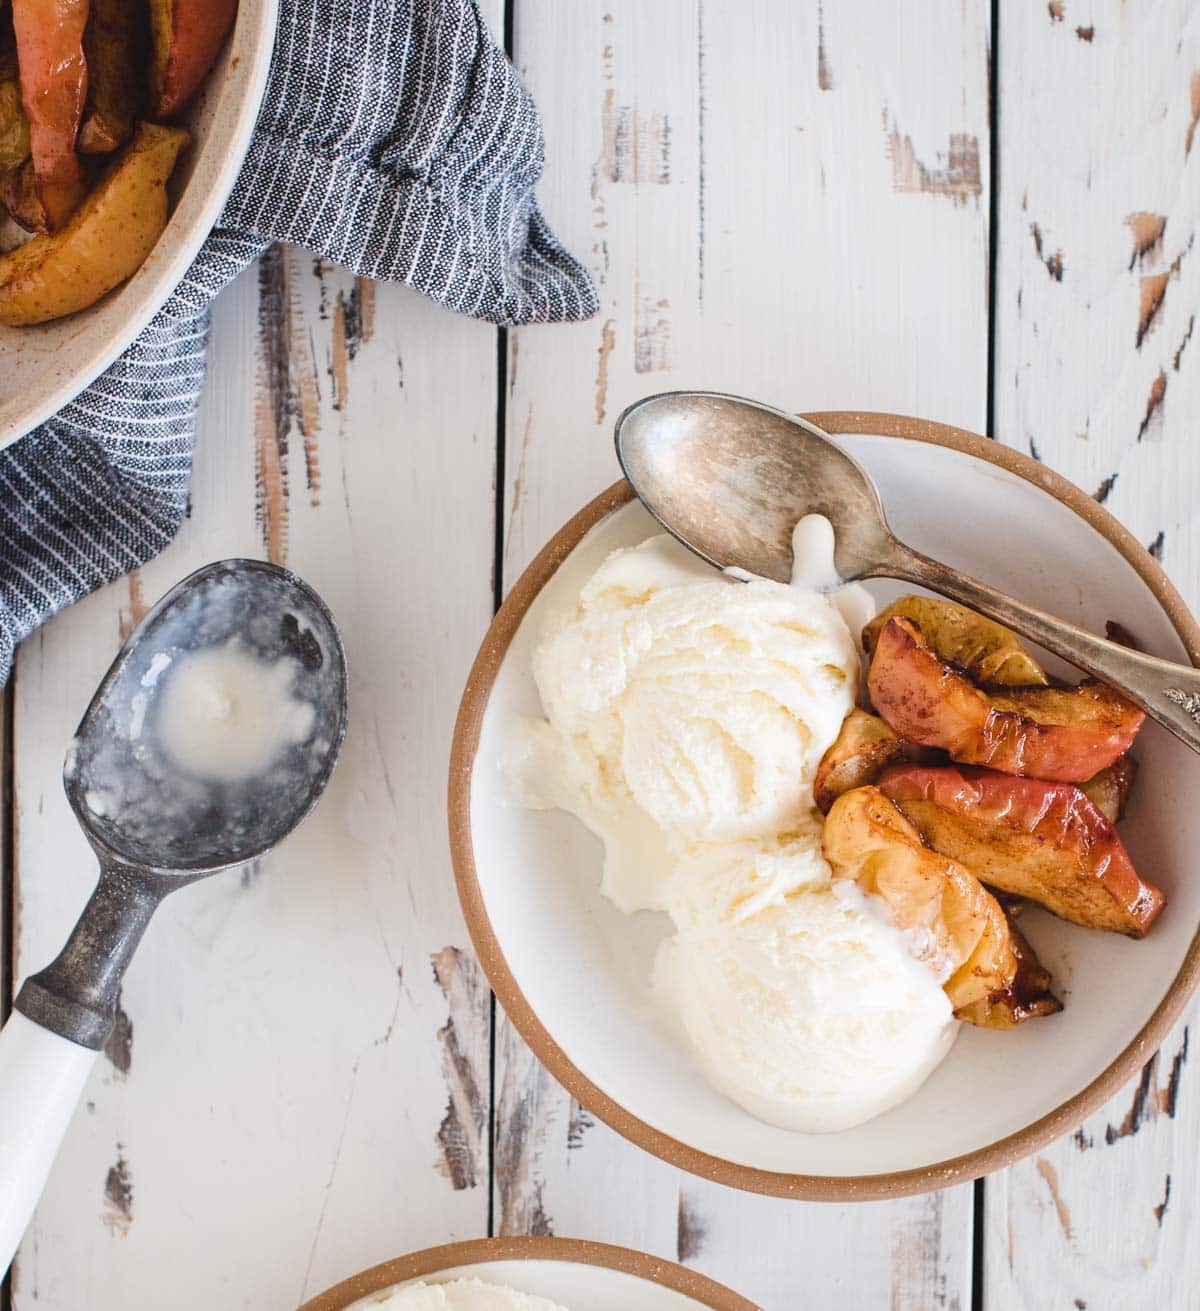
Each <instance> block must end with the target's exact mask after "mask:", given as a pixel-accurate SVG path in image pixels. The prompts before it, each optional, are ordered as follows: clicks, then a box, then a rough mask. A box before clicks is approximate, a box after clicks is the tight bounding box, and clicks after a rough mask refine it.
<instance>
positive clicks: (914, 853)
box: [822, 787, 1017, 1013]
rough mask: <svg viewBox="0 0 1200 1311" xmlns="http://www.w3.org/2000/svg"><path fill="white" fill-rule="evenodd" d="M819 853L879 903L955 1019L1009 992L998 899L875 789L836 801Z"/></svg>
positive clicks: (1009, 967)
mask: <svg viewBox="0 0 1200 1311" xmlns="http://www.w3.org/2000/svg"><path fill="white" fill-rule="evenodd" d="M822 848H823V850H824V853H825V859H826V860H827V861H828V862H829V864H830V867H831V869H832V870H833V874H834V877H835V878H845V879H853V880H854V882H856V883H857V884H858V885H859V887H860V888H861V889H862V890H863V892H865V893H868V894H870V895H873V896H877V897H880V898H882V900H883V901H884V903H885V904H886V906H887V910H888V915H889V917H890V919H891V921H892V923H893V924H895V926H896V927H897V928H898V929H900V930H902V931H903V932H904V933H905V934H906V935H907V936H908V939H909V942H910V944H911V947H912V950H913V954H914V956H915V957H916V958H917V959H918V960H921V961H924V962H925V963H926V964H928V965H929V967H930V969H932V970H933V971H934V972H935V973H936V974H937V975H938V977H939V978H941V979H942V980H943V987H944V988H945V990H946V996H947V997H948V998H949V999H950V1003H951V1005H952V1006H953V1007H954V1009H955V1012H956V1013H957V1012H958V1011H959V1010H960V1009H963V1008H966V1007H970V1006H973V1005H975V1004H977V1003H979V1002H982V1001H986V1000H988V999H989V998H991V997H995V996H1001V995H1003V994H1005V993H1007V992H1008V991H1009V990H1010V989H1011V987H1012V985H1013V981H1014V980H1015V978H1016V974H1017V959H1016V955H1015V953H1014V952H1013V950H1012V945H1011V937H1010V932H1009V927H1008V921H1007V920H1006V919H1005V916H1004V912H1003V911H1002V910H1001V909H1000V906H999V904H998V903H997V901H996V899H995V898H994V897H993V896H992V895H991V894H990V893H989V892H988V891H987V890H986V889H985V888H984V887H982V886H981V885H980V883H979V880H978V879H976V878H975V877H974V875H972V874H971V873H970V871H969V870H967V869H965V868H964V867H963V866H962V865H960V864H959V863H958V862H957V861H955V860H951V859H948V858H947V857H946V856H944V855H942V854H940V853H938V852H935V851H931V850H930V849H929V848H928V847H927V846H925V845H924V844H923V843H922V842H921V838H920V835H919V834H918V833H917V831H916V829H915V828H914V827H913V826H912V825H911V824H910V823H909V822H908V820H907V819H905V818H904V816H903V815H902V814H901V813H900V811H899V810H897V808H896V807H895V805H893V804H892V802H891V801H890V800H889V799H888V798H887V797H886V796H884V794H883V793H882V792H881V791H880V790H879V789H878V788H874V787H862V788H855V789H854V790H853V791H851V792H844V793H843V794H842V795H841V796H840V797H838V799H837V800H836V801H835V802H834V803H833V808H832V809H831V810H830V812H829V815H828V816H827V818H826V820H825V828H824V831H823V834H822Z"/></svg>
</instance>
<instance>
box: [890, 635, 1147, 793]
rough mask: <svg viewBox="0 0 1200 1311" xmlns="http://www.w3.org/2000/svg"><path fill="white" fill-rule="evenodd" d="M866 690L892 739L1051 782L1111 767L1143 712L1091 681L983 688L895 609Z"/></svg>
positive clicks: (1076, 780)
mask: <svg viewBox="0 0 1200 1311" xmlns="http://www.w3.org/2000/svg"><path fill="white" fill-rule="evenodd" d="M867 687H868V689H869V691H870V694H871V700H872V702H873V703H874V705H875V708H876V709H877V710H878V711H879V713H880V715H882V716H883V718H884V719H885V720H886V721H887V723H888V724H889V725H890V726H891V728H892V729H893V730H894V731H895V732H896V733H897V734H899V736H900V737H902V738H906V739H907V740H908V741H910V742H915V743H917V744H918V745H920V746H925V747H940V748H941V749H942V750H944V751H946V752H947V753H948V754H949V756H950V758H951V759H952V760H955V761H958V762H959V763H961V764H966V765H984V766H988V767H990V768H992V769H996V770H1000V771H1001V772H1002V773H1005V774H1013V775H1018V776H1023V777H1024V776H1027V777H1031V778H1039V779H1048V780H1050V781H1052V782H1063V783H1081V782H1085V781H1086V780H1088V779H1090V778H1092V777H1093V776H1094V775H1096V774H1097V773H1099V772H1100V771H1101V770H1102V769H1105V768H1107V767H1108V766H1110V765H1112V764H1113V763H1114V762H1115V761H1116V760H1117V759H1118V758H1119V757H1121V756H1122V755H1123V754H1124V753H1125V752H1126V751H1127V750H1128V749H1129V746H1130V744H1131V743H1132V742H1133V739H1134V738H1135V737H1136V736H1137V732H1138V730H1139V729H1140V728H1141V726H1142V722H1143V720H1144V719H1145V717H1146V716H1145V712H1144V711H1142V710H1141V709H1140V708H1139V707H1138V706H1136V705H1134V703H1133V702H1132V701H1130V700H1128V699H1127V698H1126V697H1124V696H1122V695H1121V693H1120V692H1118V691H1116V689H1115V688H1111V687H1109V686H1108V685H1107V684H1105V683H1099V682H1096V681H1095V680H1092V679H1085V680H1084V681H1083V682H1082V683H1078V684H1076V685H1075V686H1074V687H1066V688H1059V687H1039V686H1024V687H987V688H984V687H982V686H980V685H979V684H978V683H976V682H975V681H974V680H973V679H972V678H971V677H970V676H969V674H968V673H967V672H966V671H965V670H963V669H961V668H959V667H957V666H956V665H954V664H951V663H950V662H948V661H946V660H943V659H942V658H941V657H940V656H939V655H938V654H937V652H936V651H934V650H932V649H931V648H930V646H929V645H928V643H927V642H926V641H925V638H924V636H923V635H922V632H921V630H920V629H919V628H918V627H917V626H916V625H915V624H914V623H912V622H911V621H910V620H908V619H904V618H902V617H900V616H898V615H897V616H893V617H892V618H890V619H889V620H888V621H887V623H886V624H884V625H883V627H882V628H881V629H880V630H879V632H878V635H877V637H876V638H875V649H874V653H873V655H872V657H871V667H870V670H869V671H868V674H867Z"/></svg>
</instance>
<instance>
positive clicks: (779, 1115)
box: [654, 879, 957, 1133]
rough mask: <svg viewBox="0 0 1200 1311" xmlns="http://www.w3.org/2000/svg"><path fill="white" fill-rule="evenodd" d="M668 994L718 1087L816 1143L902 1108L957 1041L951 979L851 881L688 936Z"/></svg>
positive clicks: (667, 961)
mask: <svg viewBox="0 0 1200 1311" xmlns="http://www.w3.org/2000/svg"><path fill="white" fill-rule="evenodd" d="M654 981H655V985H656V987H657V988H659V989H660V990H661V991H662V992H663V993H664V995H665V996H666V997H667V999H668V1000H669V1001H670V1002H671V1004H672V1006H673V1009H674V1010H675V1012H676V1013H677V1015H678V1017H679V1020H680V1022H681V1024H682V1026H683V1028H684V1030H685V1032H686V1034H687V1037H688V1039H689V1041H690V1043H691V1046H692V1047H693V1049H694V1050H695V1052H696V1054H697V1055H698V1057H699V1059H700V1062H701V1065H702V1067H703V1069H704V1072H705V1074H706V1076H707V1078H708V1079H709V1081H710V1082H711V1083H712V1084H713V1086H714V1087H716V1088H717V1089H718V1090H719V1091H721V1092H723V1093H724V1094H725V1095H726V1096H727V1097H729V1098H730V1099H731V1100H732V1101H734V1102H736V1103H737V1104H738V1105H739V1106H742V1107H744V1108H745V1109H746V1110H747V1111H749V1112H750V1113H751V1114H752V1115H755V1116H757V1117H758V1118H759V1119H762V1120H766V1121H768V1122H769V1123H771V1124H777V1125H780V1126H781V1127H783V1128H786V1129H793V1130H796V1131H798V1132H802V1133H827V1132H831V1131H834V1130H838V1129H846V1128H850V1127H851V1126H853V1125H856V1124H861V1123H862V1122H863V1121H864V1120H869V1119H871V1118H872V1117H873V1116H875V1115H878V1114H880V1113H881V1112H883V1111H885V1110H887V1109H888V1108H889V1107H892V1106H895V1105H897V1104H898V1103H899V1102H901V1101H903V1100H904V1099H905V1098H907V1097H908V1096H910V1095H911V1094H912V1093H913V1092H915V1091H916V1089H917V1088H918V1087H920V1085H921V1084H922V1083H923V1082H924V1081H925V1079H926V1078H927V1077H928V1075H929V1074H930V1072H931V1071H932V1070H933V1069H934V1068H935V1067H936V1066H937V1065H938V1064H939V1062H940V1061H941V1060H942V1059H943V1057H944V1056H945V1055H946V1053H947V1051H949V1049H950V1046H951V1044H952V1043H953V1041H954V1037H955V1034H956V1032H957V1025H956V1024H955V1022H954V1019H953V1013H952V1011H951V1007H950V1002H949V1001H948V1000H947V998H946V994H945V993H944V992H943V991H942V989H941V988H940V987H939V986H938V983H937V980H936V979H935V978H934V977H933V975H932V974H931V973H930V971H929V970H927V969H926V968H925V967H924V966H923V965H922V964H920V963H919V962H918V961H916V960H914V959H913V957H912V956H911V955H910V954H909V952H908V950H907V947H906V945H905V943H904V940H903V937H902V935H901V934H900V933H898V932H897V931H896V930H895V929H894V928H892V927H891V926H890V925H889V924H888V923H887V922H886V920H885V919H884V918H883V917H882V916H881V915H879V914H878V913H877V912H876V911H875V910H874V909H873V908H871V907H869V906H868V905H866V899H865V898H863V897H862V895H861V893H859V891H858V889H857V887H856V885H855V884H853V883H851V882H849V881H847V880H844V879H839V880H837V881H836V882H834V883H833V884H832V885H831V884H829V883H828V882H827V883H826V884H825V885H824V886H823V887H822V886H820V885H819V884H817V885H813V886H810V887H809V888H808V889H807V890H804V891H799V892H796V893H794V894H793V895H791V896H789V897H787V898H786V899H785V900H784V901H782V902H778V903H776V904H773V905H768V906H767V907H766V908H765V909H762V910H758V911H754V912H752V913H750V914H747V915H744V916H741V917H736V916H735V917H728V916H726V917H721V916H709V915H704V916H698V917H694V918H692V919H691V920H690V921H689V922H686V923H681V924H679V925H678V932H677V934H676V936H675V937H674V938H672V939H670V940H668V941H667V942H665V943H664V944H663V945H662V947H661V948H660V950H659V954H658V958H657V960H656V962H655V971H654Z"/></svg>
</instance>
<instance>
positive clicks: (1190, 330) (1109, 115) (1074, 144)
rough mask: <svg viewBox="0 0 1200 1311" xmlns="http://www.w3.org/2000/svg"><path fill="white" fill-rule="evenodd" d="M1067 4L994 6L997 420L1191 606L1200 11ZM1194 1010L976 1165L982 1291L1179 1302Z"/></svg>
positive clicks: (1190, 1207)
mask: <svg viewBox="0 0 1200 1311" xmlns="http://www.w3.org/2000/svg"><path fill="white" fill-rule="evenodd" d="M1060 8H1061V14H1062V16H1061V20H1060V21H1054V19H1053V15H1052V14H1050V13H1048V11H1047V9H1046V7H1045V6H1041V5H1027V6H1021V5H1014V6H1011V7H1010V6H1005V7H1004V11H1003V13H1002V15H1001V26H1000V33H999V53H1000V90H1001V96H1000V181H1001V187H1000V198H999V201H1000V213H999V236H1000V240H999V252H1000V261H999V270H998V282H997V296H998V300H997V312H996V326H997V337H996V433H997V436H999V437H1000V438H1002V439H1003V440H1004V441H1006V442H1009V443H1011V444H1012V445H1015V446H1019V447H1021V448H1022V449H1024V450H1026V451H1029V450H1031V449H1032V450H1034V451H1035V453H1036V454H1037V455H1038V456H1039V457H1040V458H1041V459H1043V460H1045V461H1046V462H1047V463H1048V464H1050V465H1053V466H1054V467H1055V468H1056V469H1058V470H1060V471H1061V472H1063V473H1065V474H1066V475H1067V476H1068V477H1070V478H1072V479H1073V480H1074V481H1076V482H1078V483H1079V484H1080V485H1081V486H1082V487H1084V488H1085V489H1086V490H1088V491H1090V492H1093V493H1094V494H1095V495H1096V496H1097V498H1098V499H1101V500H1103V501H1104V504H1105V505H1106V506H1107V507H1108V508H1109V509H1110V510H1112V511H1113V513H1114V514H1116V515H1117V517H1118V518H1119V519H1121V520H1122V521H1123V522H1124V523H1125V524H1126V525H1127V526H1128V527H1129V528H1131V529H1132V530H1133V532H1134V533H1135V534H1136V535H1137V536H1138V537H1139V538H1140V539H1141V541H1143V542H1144V543H1146V545H1147V546H1149V547H1152V548H1153V549H1154V550H1155V553H1156V554H1158V555H1159V556H1160V558H1161V559H1162V561H1163V564H1164V565H1165V567H1166V569H1167V571H1168V573H1170V575H1171V577H1172V578H1173V579H1174V581H1175V583H1176V584H1177V585H1178V586H1179V588H1180V589H1181V591H1182V592H1183V594H1184V596H1185V598H1186V599H1187V600H1188V601H1189V602H1190V603H1191V605H1192V607H1193V609H1195V608H1196V605H1197V602H1198V601H1200V511H1198V509H1197V497H1196V491H1197V485H1198V484H1197V447H1196V441H1195V432H1194V429H1195V415H1196V412H1197V408H1198V407H1200V350H1198V349H1197V347H1198V346H1200V339H1198V338H1197V335H1196V333H1195V331H1194V324H1195V318H1196V316H1197V315H1200V249H1196V247H1195V244H1194V236H1195V234H1196V232H1197V229H1198V228H1200V147H1198V146H1197V144H1196V143H1195V142H1194V141H1193V135H1194V129H1193V126H1192V125H1193V123H1194V122H1195V120H1196V118H1197V116H1198V115H1200V11H1197V9H1196V7H1195V5H1193V4H1189V3H1188V0H1163V2H1162V3H1158V4H1153V5H1130V4H1122V3H1120V0H1063V3H1062V5H1061V6H1060ZM1135 51H1136V52H1137V54H1136V56H1134V62H1133V64H1131V55H1133V52H1135ZM1188 1023H1190V1024H1191V1025H1192V1026H1193V1027H1192V1038H1193V1039H1194V1037H1195V1029H1194V1026H1195V1023H1196V1020H1195V1008H1194V1007H1193V1008H1192V1012H1191V1015H1190V1017H1189V1020H1187V1021H1185V1023H1184V1024H1182V1025H1180V1026H1179V1027H1177V1028H1176V1030H1175V1032H1174V1033H1173V1034H1172V1035H1171V1036H1170V1037H1169V1038H1168V1039H1167V1041H1166V1043H1165V1044H1164V1046H1163V1048H1162V1051H1161V1052H1160V1054H1159V1055H1158V1056H1157V1057H1156V1059H1155V1060H1154V1062H1152V1064H1151V1066H1149V1067H1147V1070H1146V1071H1145V1072H1144V1074H1143V1078H1142V1081H1141V1082H1140V1083H1135V1084H1131V1085H1130V1086H1128V1087H1127V1088H1125V1089H1124V1090H1122V1092H1121V1093H1119V1094H1118V1095H1117V1096H1116V1097H1115V1098H1113V1100H1112V1102H1110V1103H1109V1105H1108V1106H1106V1107H1105V1108H1104V1109H1103V1110H1102V1111H1100V1112H1098V1113H1097V1114H1096V1115H1094V1116H1092V1117H1091V1119H1089V1120H1088V1122H1087V1123H1086V1124H1085V1125H1084V1127H1083V1128H1082V1130H1081V1131H1080V1132H1079V1133H1078V1134H1077V1135H1075V1136H1073V1137H1070V1138H1066V1139H1064V1140H1062V1141H1061V1142H1059V1143H1056V1144H1054V1145H1053V1146H1052V1147H1050V1148H1048V1149H1047V1150H1046V1151H1044V1152H1042V1153H1041V1154H1040V1155H1039V1156H1038V1157H1037V1158H1035V1159H1034V1160H1031V1161H1027V1162H1024V1163H1023V1164H1021V1165H1019V1166H1017V1167H1016V1168H1014V1169H1012V1170H1010V1171H1007V1172H1006V1173H1005V1174H1003V1175H997V1176H994V1177H993V1178H991V1179H989V1180H988V1182H987V1186H986V1190H985V1197H986V1227H985V1243H984V1250H985V1261H986V1280H985V1290H986V1297H985V1303H984V1304H985V1306H987V1307H993V1306H995V1307H1004V1308H1007V1307H1041V1306H1056V1307H1058V1306H1061V1307H1067V1308H1070V1307H1083V1306H1085V1305H1086V1306H1088V1307H1091V1308H1093V1309H1094V1308H1107V1307H1133V1306H1138V1307H1141V1306H1146V1307H1149V1306H1161V1307H1171V1308H1174V1307H1183V1306H1187V1305H1190V1304H1191V1299H1192V1298H1193V1296H1194V1290H1195V1288H1196V1287H1197V1284H1198V1283H1200V1253H1198V1252H1197V1248H1196V1244H1195V1242H1194V1234H1195V1227H1196V1223H1197V1207H1196V1143H1197V1141H1198V1140H1200V1099H1198V1098H1197V1097H1196V1094H1195V1091H1194V1089H1192V1088H1191V1086H1190V1085H1191V1083H1192V1080H1193V1079H1194V1070H1193V1068H1192V1064H1193V1062H1194V1060H1195V1056H1194V1053H1193V1054H1192V1055H1191V1056H1190V1057H1189V1056H1188V1046H1189V1038H1188V1033H1189V1030H1188V1027H1187V1024H1188Z"/></svg>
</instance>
